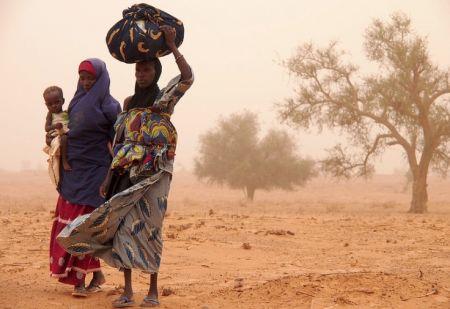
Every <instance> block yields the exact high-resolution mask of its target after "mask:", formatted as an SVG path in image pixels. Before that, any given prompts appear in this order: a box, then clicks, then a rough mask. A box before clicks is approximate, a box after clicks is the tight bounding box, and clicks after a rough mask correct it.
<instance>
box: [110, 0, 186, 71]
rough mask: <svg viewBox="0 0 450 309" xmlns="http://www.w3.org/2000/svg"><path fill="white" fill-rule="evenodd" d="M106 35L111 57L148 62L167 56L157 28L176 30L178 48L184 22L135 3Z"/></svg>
mask: <svg viewBox="0 0 450 309" xmlns="http://www.w3.org/2000/svg"><path fill="white" fill-rule="evenodd" d="M122 15H123V18H122V19H121V20H120V21H118V22H117V23H116V24H115V25H114V26H113V27H112V28H111V29H110V30H109V31H108V34H107V35H106V45H107V46H108V49H109V52H110V54H111V55H112V56H113V57H114V58H116V59H117V60H119V61H122V62H125V63H135V62H140V61H149V60H152V59H154V58H158V57H162V56H165V55H168V54H170V50H169V49H168V47H167V45H166V43H165V40H164V35H163V33H162V31H160V30H159V27H160V26H163V25H168V26H171V27H173V28H175V31H176V38H175V44H176V45H177V46H180V45H181V43H182V42H183V38H184V26H183V23H182V22H181V21H180V20H178V19H177V18H175V17H173V16H172V15H170V14H168V13H166V12H164V11H161V10H159V9H157V8H155V7H153V6H151V5H148V4H145V3H141V4H135V5H133V6H132V7H130V8H128V9H126V10H124V11H123V13H122Z"/></svg>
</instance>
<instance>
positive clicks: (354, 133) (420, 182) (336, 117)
mask: <svg viewBox="0 0 450 309" xmlns="http://www.w3.org/2000/svg"><path fill="white" fill-rule="evenodd" d="M364 46H365V50H366V54H367V57H368V59H369V60H371V61H374V62H375V63H376V64H377V65H378V68H379V69H378V73H377V74H373V75H369V76H364V77H363V76H361V75H358V68H357V67H356V66H355V65H353V64H351V63H349V61H346V60H345V59H347V58H346V53H345V52H343V51H341V50H339V49H338V47H337V44H336V42H331V43H330V44H329V45H328V46H327V47H325V48H316V47H315V46H314V45H313V44H311V43H308V44H304V45H302V46H300V47H299V48H298V51H297V53H296V55H295V56H293V57H292V58H290V59H288V60H287V61H286V62H285V63H284V64H285V66H286V67H287V69H288V70H289V71H290V73H291V74H293V75H295V76H296V77H298V79H299V86H298V89H297V91H296V97H295V98H291V99H288V100H286V101H285V102H283V103H281V104H280V114H281V116H282V118H283V119H285V120H287V121H288V122H289V123H290V124H291V125H294V126H298V127H303V128H310V127H315V126H318V127H319V129H321V128H323V127H324V126H325V127H328V128H331V129H337V130H339V131H340V132H341V133H344V134H345V135H346V136H347V137H348V142H349V143H348V146H346V147H344V146H343V145H341V144H337V145H336V146H335V147H333V148H332V149H329V150H328V151H329V153H328V157H327V158H326V159H325V160H324V161H323V162H322V163H323V168H324V169H325V170H326V171H328V172H331V174H332V175H334V176H337V177H351V176H367V175H370V174H371V173H373V170H374V168H373V160H374V158H376V157H377V156H379V155H381V154H382V153H383V151H384V150H385V149H386V148H387V147H392V146H399V147H401V148H402V149H403V151H404V153H405V157H406V158H407V161H408V163H409V168H410V170H411V173H412V178H413V185H412V189H413V190H412V200H411V206H410V210H409V211H410V212H413V213H424V212H426V211H427V201H428V194H427V176H428V172H429V168H430V167H433V168H435V169H436V171H439V172H440V173H442V174H446V173H447V170H448V167H449V162H450V160H449V156H448V151H449V138H450V121H449V120H450V113H449V112H450V111H449V103H450V102H449V98H448V94H449V93H450V87H449V71H448V69H447V70H446V71H445V70H443V69H440V68H439V67H438V66H437V65H435V64H433V63H432V61H431V60H430V57H429V55H428V50H427V41H426V38H423V37H420V36H419V35H417V34H416V33H415V32H414V31H413V30H412V29H411V21H410V19H409V18H408V17H407V16H405V15H404V14H401V13H396V14H393V15H392V16H391V19H390V20H389V21H388V22H382V21H380V20H375V21H374V22H373V23H372V25H371V26H370V27H369V28H368V29H367V31H366V34H365V43H364Z"/></svg>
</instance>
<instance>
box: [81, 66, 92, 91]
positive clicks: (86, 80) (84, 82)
mask: <svg viewBox="0 0 450 309" xmlns="http://www.w3.org/2000/svg"><path fill="white" fill-rule="evenodd" d="M79 75H80V78H79V83H80V84H81V87H83V89H84V91H86V92H88V91H89V90H90V89H91V88H92V86H94V84H95V81H96V79H95V76H94V75H92V74H91V73H89V72H86V71H81V72H80V73H79Z"/></svg>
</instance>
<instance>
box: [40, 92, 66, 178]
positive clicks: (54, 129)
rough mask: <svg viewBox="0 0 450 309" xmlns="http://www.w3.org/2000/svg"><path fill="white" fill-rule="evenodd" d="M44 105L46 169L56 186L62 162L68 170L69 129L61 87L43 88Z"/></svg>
mask: <svg viewBox="0 0 450 309" xmlns="http://www.w3.org/2000/svg"><path fill="white" fill-rule="evenodd" d="M43 96H44V100H45V105H46V106H47V108H48V113H47V118H46V120H45V132H46V135H45V142H46V144H47V145H46V146H45V147H44V152H45V153H47V154H48V156H49V157H48V171H49V176H50V179H51V181H52V182H53V183H54V184H55V186H58V183H59V168H60V163H62V165H63V168H64V170H70V169H71V168H70V165H69V162H68V160H67V135H66V133H67V132H68V131H69V129H68V124H69V115H68V113H67V111H63V109H62V106H63V104H64V96H63V92H62V89H61V88H60V87H58V86H51V87H48V88H47V89H45V90H44V94H43Z"/></svg>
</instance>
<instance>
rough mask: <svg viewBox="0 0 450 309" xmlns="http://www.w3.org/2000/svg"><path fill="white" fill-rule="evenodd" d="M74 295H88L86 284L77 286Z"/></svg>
mask: <svg viewBox="0 0 450 309" xmlns="http://www.w3.org/2000/svg"><path fill="white" fill-rule="evenodd" d="M72 296H75V297H87V296H88V293H87V290H86V288H85V287H84V286H76V287H75V288H74V289H73V292H72Z"/></svg>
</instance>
